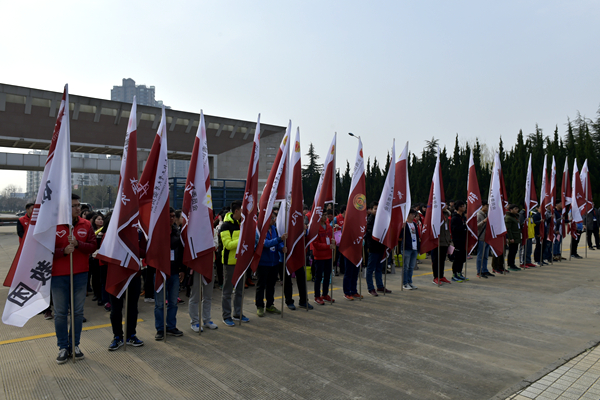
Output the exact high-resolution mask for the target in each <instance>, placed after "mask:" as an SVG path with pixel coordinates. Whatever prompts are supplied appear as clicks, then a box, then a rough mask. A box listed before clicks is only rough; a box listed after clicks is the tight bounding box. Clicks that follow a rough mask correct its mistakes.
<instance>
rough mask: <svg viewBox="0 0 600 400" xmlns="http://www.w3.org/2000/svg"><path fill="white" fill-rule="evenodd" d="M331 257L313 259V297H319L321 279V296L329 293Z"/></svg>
mask: <svg viewBox="0 0 600 400" xmlns="http://www.w3.org/2000/svg"><path fill="white" fill-rule="evenodd" d="M331 264H332V262H331V258H330V259H328V260H315V261H314V262H313V267H314V268H315V298H317V297H321V280H322V281H323V296H327V294H328V293H329V278H331V266H332V265H331Z"/></svg>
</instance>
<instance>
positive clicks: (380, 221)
mask: <svg viewBox="0 0 600 400" xmlns="http://www.w3.org/2000/svg"><path fill="white" fill-rule="evenodd" d="M391 160H392V162H390V167H389V168H388V173H387V177H386V178H385V183H384V185H383V190H382V191H381V195H380V196H379V205H378V206H377V213H376V214H375V223H374V224H373V239H374V240H377V241H378V242H381V241H382V239H383V238H384V237H385V235H386V233H387V231H388V229H389V228H390V222H391V220H392V206H393V201H394V182H395V180H396V163H395V160H396V140H395V139H394V142H393V144H392V158H391ZM383 261H385V260H383Z"/></svg>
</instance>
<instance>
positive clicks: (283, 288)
mask: <svg viewBox="0 0 600 400" xmlns="http://www.w3.org/2000/svg"><path fill="white" fill-rule="evenodd" d="M288 168H289V167H288ZM282 204H283V203H282ZM280 208H281V207H280ZM283 212H284V213H285V233H286V234H287V233H288V205H287V201H286V202H285V210H284V211H283ZM283 247H284V248H285V251H284V252H283V272H282V274H281V279H282V281H283V285H282V286H281V318H283V308H284V300H285V278H286V277H287V275H286V274H287V237H286V238H285V241H284V242H283ZM304 258H305V259H306V257H304ZM291 284H292V277H291V276H290V285H291ZM293 287H294V285H292V288H293ZM306 302H307V303H308V299H306Z"/></svg>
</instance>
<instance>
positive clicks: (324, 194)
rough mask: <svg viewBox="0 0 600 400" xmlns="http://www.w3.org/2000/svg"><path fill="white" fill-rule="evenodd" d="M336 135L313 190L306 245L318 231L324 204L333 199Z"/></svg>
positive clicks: (315, 236) (331, 201) (314, 237)
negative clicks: (315, 187) (314, 190)
mask: <svg viewBox="0 0 600 400" xmlns="http://www.w3.org/2000/svg"><path fill="white" fill-rule="evenodd" d="M335 141H336V135H335V134H334V135H333V140H332V141H331V145H330V146H329V150H328V151H327V156H326V157H325V163H324V164H323V171H322V172H321V177H320V178H319V184H318V185H317V191H316V192H315V198H314V201H313V204H312V208H311V210H310V220H309V221H308V234H307V237H306V247H308V246H309V245H310V244H311V242H312V241H313V240H315V239H316V238H317V234H318V233H319V226H320V221H321V217H322V216H323V212H324V211H325V210H324V208H325V204H327V203H333V201H334V199H333V196H334V186H335V150H336V149H335V146H336V144H335V143H336V142H335Z"/></svg>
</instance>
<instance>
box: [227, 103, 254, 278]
mask: <svg viewBox="0 0 600 400" xmlns="http://www.w3.org/2000/svg"><path fill="white" fill-rule="evenodd" d="M259 155H260V114H258V121H257V122H256V130H255V132H254V143H253V144H252V153H251V155H250V164H248V174H247V175H246V188H245V190H244V200H243V201H242V221H241V224H240V235H239V241H238V246H237V249H236V253H235V257H236V263H235V269H234V271H233V276H232V279H231V281H232V283H233V286H234V287H236V285H237V283H238V281H239V280H240V278H241V277H242V276H244V273H245V272H246V270H247V269H248V267H249V266H250V264H251V263H252V256H253V254H254V244H255V242H256V222H257V220H258V218H257V214H258V210H257V208H258V207H257V202H258V161H259V158H260V157H259Z"/></svg>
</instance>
